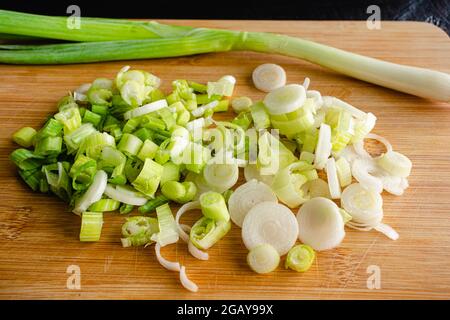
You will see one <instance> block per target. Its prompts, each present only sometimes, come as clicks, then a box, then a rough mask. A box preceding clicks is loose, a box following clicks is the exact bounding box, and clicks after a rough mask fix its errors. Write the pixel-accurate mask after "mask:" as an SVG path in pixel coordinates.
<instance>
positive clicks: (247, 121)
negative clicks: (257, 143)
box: [231, 111, 253, 130]
mask: <svg viewBox="0 0 450 320" xmlns="http://www.w3.org/2000/svg"><path fill="white" fill-rule="evenodd" d="M252 121H253V119H252V114H251V112H249V111H245V112H241V113H239V114H238V115H237V117H236V118H234V119H233V121H231V123H233V124H235V125H238V126H239V127H241V128H242V129H244V130H247V129H248V128H249V127H250V125H251V124H252Z"/></svg>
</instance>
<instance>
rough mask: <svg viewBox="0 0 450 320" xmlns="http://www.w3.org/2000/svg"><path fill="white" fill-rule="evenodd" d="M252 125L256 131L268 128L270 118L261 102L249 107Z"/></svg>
mask: <svg viewBox="0 0 450 320" xmlns="http://www.w3.org/2000/svg"><path fill="white" fill-rule="evenodd" d="M250 112H251V115H252V119H253V124H254V125H255V129H256V130H261V129H266V128H268V127H270V118H269V114H268V113H267V110H266V107H265V106H264V104H263V103H262V102H261V101H258V102H256V103H255V104H253V105H252V106H251V107H250Z"/></svg>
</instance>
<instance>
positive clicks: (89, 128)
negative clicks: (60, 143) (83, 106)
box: [64, 123, 97, 154]
mask: <svg viewBox="0 0 450 320" xmlns="http://www.w3.org/2000/svg"><path fill="white" fill-rule="evenodd" d="M94 132H97V130H95V128H94V126H93V125H92V123H85V124H82V125H81V126H80V127H79V128H78V129H75V130H74V131H72V132H71V133H70V134H66V135H64V142H65V143H66V145H67V149H68V153H69V154H72V153H74V152H76V151H77V150H78V149H79V148H80V146H81V145H82V143H83V142H84V140H85V139H86V138H87V137H89V136H90V135H92V134H93V133H94Z"/></svg>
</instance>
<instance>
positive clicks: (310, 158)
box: [299, 151, 314, 164]
mask: <svg viewBox="0 0 450 320" xmlns="http://www.w3.org/2000/svg"><path fill="white" fill-rule="evenodd" d="M299 160H300V161H305V162H306V163H309V164H313V162H314V153H311V152H308V151H302V152H301V153H300V158H299Z"/></svg>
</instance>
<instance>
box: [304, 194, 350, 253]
mask: <svg viewBox="0 0 450 320" xmlns="http://www.w3.org/2000/svg"><path fill="white" fill-rule="evenodd" d="M297 221H298V227H299V229H298V230H299V233H298V238H299V239H300V241H301V242H303V243H304V244H307V245H309V246H311V247H312V248H313V249H314V250H317V251H321V250H328V249H333V248H335V247H337V246H338V245H339V244H340V243H341V242H342V240H343V239H344V237H345V230H344V221H343V219H342V216H341V214H340V212H339V208H338V206H337V205H336V204H335V203H334V202H333V201H331V200H329V199H326V198H320V197H319V198H313V199H311V200H308V201H307V202H305V203H304V204H303V205H302V206H301V207H300V209H299V211H298V213H297Z"/></svg>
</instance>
